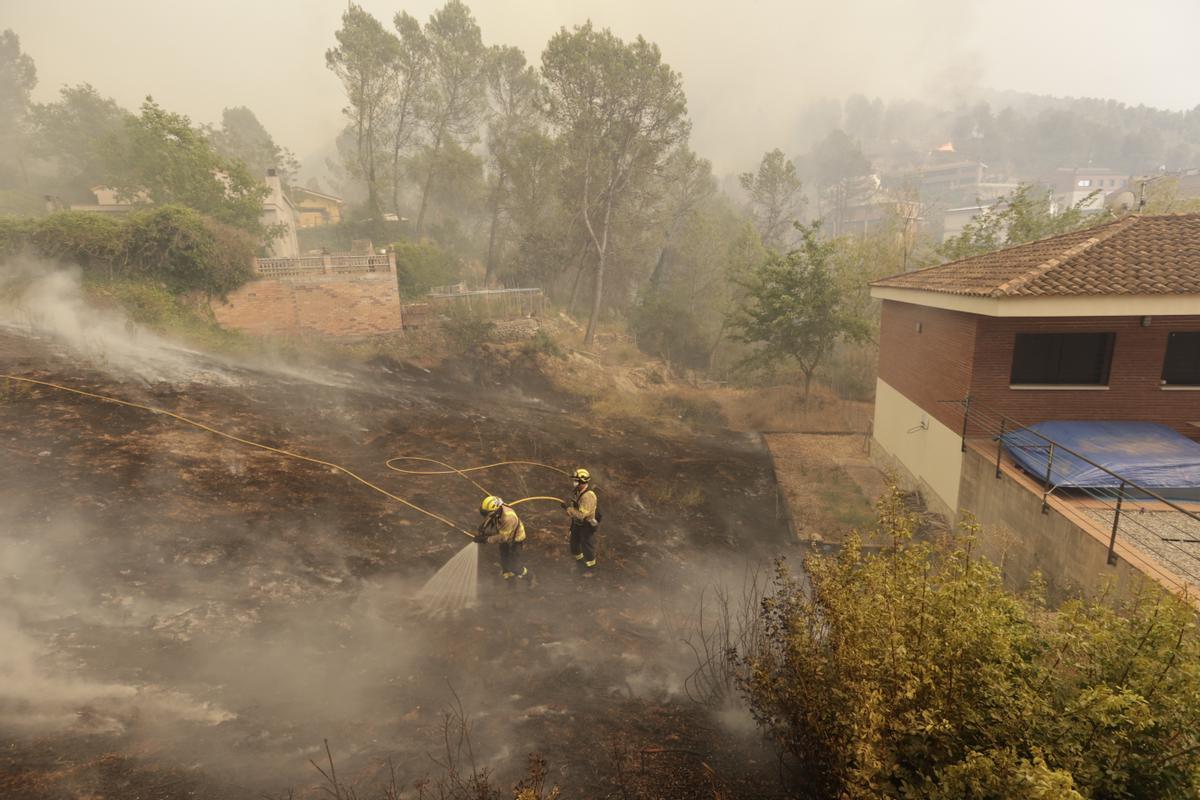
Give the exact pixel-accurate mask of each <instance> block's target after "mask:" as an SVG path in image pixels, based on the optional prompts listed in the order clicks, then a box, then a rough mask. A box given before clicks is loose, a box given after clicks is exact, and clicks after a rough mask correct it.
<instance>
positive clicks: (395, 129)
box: [387, 11, 429, 214]
mask: <svg viewBox="0 0 1200 800" xmlns="http://www.w3.org/2000/svg"><path fill="white" fill-rule="evenodd" d="M393 23H394V24H395V26H396V33H397V34H398V35H399V37H400V50H399V53H398V55H397V58H396V68H395V70H394V72H393V81H394V82H393V84H392V89H391V91H390V92H389V94H388V106H387V113H388V119H389V122H390V123H391V125H390V128H391V130H390V140H391V141H390V144H391V148H392V210H393V211H395V212H396V213H397V214H399V213H400V185H401V183H402V181H401V177H402V175H403V174H404V173H405V171H406V169H405V168H406V165H405V159H406V158H407V156H408V153H409V151H410V150H411V149H412V146H413V144H414V143H415V141H416V138H417V133H418V131H419V130H420V121H421V115H422V114H423V113H424V111H425V106H424V104H425V100H426V97H427V94H428V92H429V83H428V81H429V41H428V40H427V39H426V38H425V33H424V32H423V31H422V30H421V23H420V22H419V21H417V19H416V17H413V16H412V15H410V14H408V13H407V12H405V11H400V12H398V13H397V14H396V17H395V19H394V20H393Z"/></svg>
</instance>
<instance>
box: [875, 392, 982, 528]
mask: <svg viewBox="0 0 1200 800" xmlns="http://www.w3.org/2000/svg"><path fill="white" fill-rule="evenodd" d="M872 436H873V438H874V442H873V443H872V447H871V455H872V457H873V459H874V460H875V462H876V463H877V464H879V466H880V467H881V468H883V469H884V470H885V471H887V472H889V473H891V474H893V475H894V476H895V477H896V478H897V480H898V481H899V482H900V484H901V485H902V486H904V487H905V488H908V489H919V490H920V491H921V494H922V495H923V496H924V498H925V502H926V504H927V505H928V506H929V507H930V508H931V509H932V510H933V511H936V512H937V513H939V514H942V515H943V516H945V517H946V518H947V519H953V518H954V516H955V514H956V513H957V510H958V502H959V498H958V485H959V479H960V475H961V473H962V439H961V438H960V436H959V434H958V432H957V431H955V430H953V429H952V428H950V427H949V426H947V425H945V424H943V423H942V422H940V421H939V420H938V419H936V418H935V417H933V416H931V415H930V414H929V413H927V412H926V411H925V409H923V408H921V406H919V405H917V404H916V403H914V402H913V401H912V400H910V399H909V398H907V397H905V396H904V394H903V393H901V392H900V391H898V390H896V389H895V388H893V387H892V386H890V385H889V384H888V383H887V382H886V381H884V380H883V379H882V378H881V379H879V380H878V381H876V383H875V422H874V425H873V427H872Z"/></svg>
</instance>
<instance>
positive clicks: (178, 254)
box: [127, 206, 255, 295]
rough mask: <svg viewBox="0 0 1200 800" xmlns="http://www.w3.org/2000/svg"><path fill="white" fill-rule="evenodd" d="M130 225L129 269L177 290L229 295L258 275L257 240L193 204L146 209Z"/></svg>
mask: <svg viewBox="0 0 1200 800" xmlns="http://www.w3.org/2000/svg"><path fill="white" fill-rule="evenodd" d="M128 224H129V234H128V235H129V244H128V256H127V258H128V262H129V264H130V267H131V269H130V272H131V273H132V274H140V275H142V276H144V277H146V278H149V279H151V280H155V281H159V282H161V283H163V284H164V285H165V286H166V287H167V288H168V289H170V290H172V291H175V292H184V291H194V290H198V291H203V292H205V293H207V294H209V295H225V294H227V293H228V292H231V291H233V290H234V289H236V288H237V287H239V286H241V285H242V284H243V283H245V282H246V281H248V280H250V278H251V277H253V269H252V266H251V264H252V260H253V257H254V249H255V242H254V240H253V239H252V238H251V237H250V236H249V235H248V234H247V233H245V232H244V231H240V230H238V229H236V228H234V227H232V226H229V225H223V224H221V223H220V222H217V221H216V220H213V219H209V218H208V217H205V216H204V215H202V214H198V213H196V212H195V211H193V210H192V209H190V208H183V207H181V206H163V207H161V208H155V209H151V210H149V211H143V212H140V213H138V214H134V215H133V216H131V217H130V219H129V223H128Z"/></svg>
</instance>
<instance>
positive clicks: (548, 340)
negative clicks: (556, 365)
mask: <svg viewBox="0 0 1200 800" xmlns="http://www.w3.org/2000/svg"><path fill="white" fill-rule="evenodd" d="M521 352H522V353H524V354H525V355H527V356H536V355H544V356H549V357H550V358H557V359H559V360H560V361H561V360H562V359H565V358H566V357H567V351H565V350H563V349H562V345H560V344H559V343H558V340H557V339H555V338H554V337H553V336H551V335H550V334H549V333H547V332H546V331H545V330H544V329H542V328H538V329H537V331H535V332H534V334H533V336H531V337H529V341H527V342H525V344H523V345H521Z"/></svg>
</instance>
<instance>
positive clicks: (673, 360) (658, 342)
mask: <svg viewBox="0 0 1200 800" xmlns="http://www.w3.org/2000/svg"><path fill="white" fill-rule="evenodd" d="M699 312H700V310H699V309H697V308H696V307H695V306H694V305H692V304H691V303H690V302H689V298H688V297H686V296H685V295H683V294H681V293H676V292H672V291H670V290H667V289H658V290H651V291H650V292H648V293H647V294H646V295H644V296H643V297H642V299H641V301H640V302H639V303H638V304H637V306H635V307H634V309H633V313H632V314H631V315H630V318H629V330H630V333H632V334H633V338H634V341H635V342H637V346H638V349H640V350H641V351H642V352H643V353H648V354H650V355H653V356H657V357H659V358H661V359H663V360H664V361H666V362H668V363H670V364H676V365H679V366H686V367H692V368H700V367H706V366H708V357H709V350H710V346H711V343H712V339H711V332H710V331H709V330H708V329H707V326H706V325H705V319H704V318H703V317H702V314H701V313H699Z"/></svg>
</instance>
